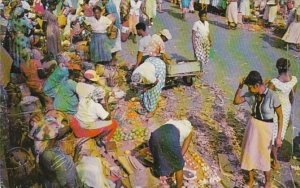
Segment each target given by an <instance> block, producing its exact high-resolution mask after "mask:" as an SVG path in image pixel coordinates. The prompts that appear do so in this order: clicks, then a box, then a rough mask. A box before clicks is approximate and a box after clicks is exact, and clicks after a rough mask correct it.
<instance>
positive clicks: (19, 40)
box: [7, 6, 33, 68]
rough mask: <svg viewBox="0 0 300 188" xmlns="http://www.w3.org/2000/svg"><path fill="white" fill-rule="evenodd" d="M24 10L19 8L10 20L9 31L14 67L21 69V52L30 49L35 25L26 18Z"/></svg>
mask: <svg viewBox="0 0 300 188" xmlns="http://www.w3.org/2000/svg"><path fill="white" fill-rule="evenodd" d="M24 13H25V12H24V9H23V8H22V7H20V6H17V7H16V8H15V9H14V10H13V12H12V14H11V17H10V18H9V20H8V26H7V31H8V34H9V35H10V37H11V44H10V47H9V48H10V49H9V52H10V54H11V55H12V57H13V59H14V66H15V67H17V68H19V65H20V61H21V56H20V53H21V50H23V49H25V48H30V47H31V46H30V39H29V36H30V35H31V32H32V29H33V25H32V23H31V21H30V20H29V19H28V18H26V17H25V16H24Z"/></svg>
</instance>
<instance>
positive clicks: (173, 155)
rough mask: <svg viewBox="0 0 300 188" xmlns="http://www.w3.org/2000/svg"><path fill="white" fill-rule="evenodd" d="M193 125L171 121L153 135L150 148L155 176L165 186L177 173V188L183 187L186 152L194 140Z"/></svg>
mask: <svg viewBox="0 0 300 188" xmlns="http://www.w3.org/2000/svg"><path fill="white" fill-rule="evenodd" d="M192 129H193V127H192V125H191V122H190V121H188V120H169V121H168V122H166V123H165V124H164V125H162V126H161V127H160V128H158V129H156V130H155V131H154V132H152V133H151V137H150V140H149V147H150V151H151V154H152V156H153V160H154V164H153V172H154V175H157V176H160V180H161V181H162V182H161V183H162V184H165V183H166V182H165V181H166V179H167V176H171V175H173V173H175V178H176V187H177V188H179V187H180V188H181V187H182V185H183V167H184V159H183V156H184V155H185V153H186V151H187V150H188V147H189V144H190V142H191V140H192Z"/></svg>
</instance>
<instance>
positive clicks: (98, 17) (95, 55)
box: [86, 6, 114, 64]
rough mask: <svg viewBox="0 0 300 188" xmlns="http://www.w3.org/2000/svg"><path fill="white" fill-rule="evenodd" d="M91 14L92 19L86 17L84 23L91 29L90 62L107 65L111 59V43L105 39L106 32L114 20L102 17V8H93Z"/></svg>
mask: <svg viewBox="0 0 300 188" xmlns="http://www.w3.org/2000/svg"><path fill="white" fill-rule="evenodd" d="M93 12H94V17H86V21H87V22H88V23H89V25H90V26H91V29H92V36H91V43H90V56H91V60H92V61H93V62H94V63H96V64H98V63H100V64H107V63H109V62H110V61H111V59H112V56H111V48H112V41H111V40H110V39H109V38H108V37H107V31H106V30H107V28H108V27H110V26H111V25H112V24H113V22H114V18H113V17H109V18H108V17H106V16H104V13H105V9H104V7H98V6H95V7H94V8H93Z"/></svg>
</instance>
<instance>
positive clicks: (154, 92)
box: [131, 57, 166, 118]
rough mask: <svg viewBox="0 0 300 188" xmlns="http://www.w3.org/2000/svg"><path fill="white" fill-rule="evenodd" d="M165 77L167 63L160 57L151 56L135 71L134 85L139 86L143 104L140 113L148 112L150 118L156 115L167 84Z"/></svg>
mask: <svg viewBox="0 0 300 188" xmlns="http://www.w3.org/2000/svg"><path fill="white" fill-rule="evenodd" d="M165 78H166V65H165V63H164V62H163V61H162V60H161V59H160V58H158V57H149V58H148V59H146V60H145V62H144V63H143V64H141V65H139V66H138V67H137V68H136V69H135V70H134V71H133V73H132V76H131V81H132V85H133V86H134V87H136V88H138V90H139V91H138V92H139V93H140V94H139V97H140V99H141V102H142V106H143V108H142V109H140V110H139V111H138V113H139V114H146V113H148V114H147V117H148V118H149V117H152V116H153V115H154V113H155V110H156V106H157V102H158V100H159V97H160V93H161V90H162V88H163V87H164V86H165Z"/></svg>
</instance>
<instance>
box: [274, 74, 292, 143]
mask: <svg viewBox="0 0 300 188" xmlns="http://www.w3.org/2000/svg"><path fill="white" fill-rule="evenodd" d="M271 82H272V84H274V86H275V92H276V93H277V94H278V97H279V100H280V102H281V107H282V113H283V127H282V134H281V138H282V139H284V136H285V133H286V129H287V127H288V124H289V120H290V116H291V108H292V106H291V103H290V99H289V94H290V92H291V91H292V89H293V88H294V86H295V85H296V84H297V78H296V77H295V76H292V79H291V80H290V81H289V82H281V81H280V80H278V79H277V78H273V79H272V80H271ZM277 132H278V119H277V115H276V114H275V115H274V128H273V144H274V140H275V138H276V137H277Z"/></svg>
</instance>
